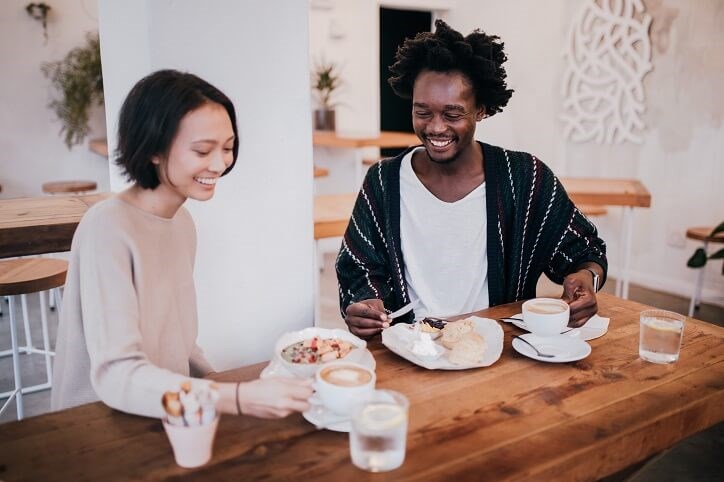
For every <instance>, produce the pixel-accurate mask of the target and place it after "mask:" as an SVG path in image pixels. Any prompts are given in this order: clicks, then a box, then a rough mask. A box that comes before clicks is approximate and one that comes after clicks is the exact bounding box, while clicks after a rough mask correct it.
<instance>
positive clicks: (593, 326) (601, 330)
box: [503, 313, 610, 341]
mask: <svg viewBox="0 0 724 482" xmlns="http://www.w3.org/2000/svg"><path fill="white" fill-rule="evenodd" d="M511 318H520V319H521V320H523V313H518V314H517V315H513V316H512V317H511ZM503 321H506V322H510V323H512V324H514V325H515V326H517V327H518V328H520V329H521V330H525V331H529V330H528V327H526V326H525V321H518V320H503ZM609 321H610V318H603V317H601V316H598V315H593V316H592V317H590V318H589V319H588V321H587V322H586V324H585V325H583V326H581V327H578V328H574V329H572V330H571V331H568V332H566V333H565V334H566V335H567V336H573V337H579V338H580V339H581V340H586V341H588V340H593V339H595V338H599V337H601V336H603V335H605V334H606V332H607V331H608V322H609ZM566 330H568V328H566Z"/></svg>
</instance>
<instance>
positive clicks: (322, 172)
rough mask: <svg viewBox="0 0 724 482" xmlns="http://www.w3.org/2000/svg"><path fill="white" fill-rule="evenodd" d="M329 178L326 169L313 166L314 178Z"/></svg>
mask: <svg viewBox="0 0 724 482" xmlns="http://www.w3.org/2000/svg"><path fill="white" fill-rule="evenodd" d="M327 176H329V169H327V168H326V167H318V166H314V178H315V179H316V178H318V177H327Z"/></svg>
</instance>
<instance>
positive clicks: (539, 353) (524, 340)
mask: <svg viewBox="0 0 724 482" xmlns="http://www.w3.org/2000/svg"><path fill="white" fill-rule="evenodd" d="M513 339H514V340H515V339H518V340H520V341H522V342H523V343H525V344H526V345H528V346H529V347H531V348H532V349H534V350H535V352H536V353H537V354H538V356H542V357H543V358H555V357H556V356H555V355H551V354H549V353H543V352H541V351H540V350H538V348H536V347H535V345H533V344H532V343H531V342H529V341H528V340H526V339H525V338H521V337H519V336H514V337H513Z"/></svg>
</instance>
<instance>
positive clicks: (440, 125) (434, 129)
mask: <svg viewBox="0 0 724 482" xmlns="http://www.w3.org/2000/svg"><path fill="white" fill-rule="evenodd" d="M446 130H447V126H446V125H445V122H444V121H443V119H442V116H437V115H436V116H433V117H432V120H431V121H430V124H429V125H428V131H429V132H430V133H431V134H440V133H443V132H445V131H446Z"/></svg>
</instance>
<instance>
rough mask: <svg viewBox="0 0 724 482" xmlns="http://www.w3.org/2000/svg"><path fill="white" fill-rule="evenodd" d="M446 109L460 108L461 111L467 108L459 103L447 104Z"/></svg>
mask: <svg viewBox="0 0 724 482" xmlns="http://www.w3.org/2000/svg"><path fill="white" fill-rule="evenodd" d="M445 110H459V111H460V112H465V108H464V107H463V106H461V105H457V104H448V105H446V106H445Z"/></svg>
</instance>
